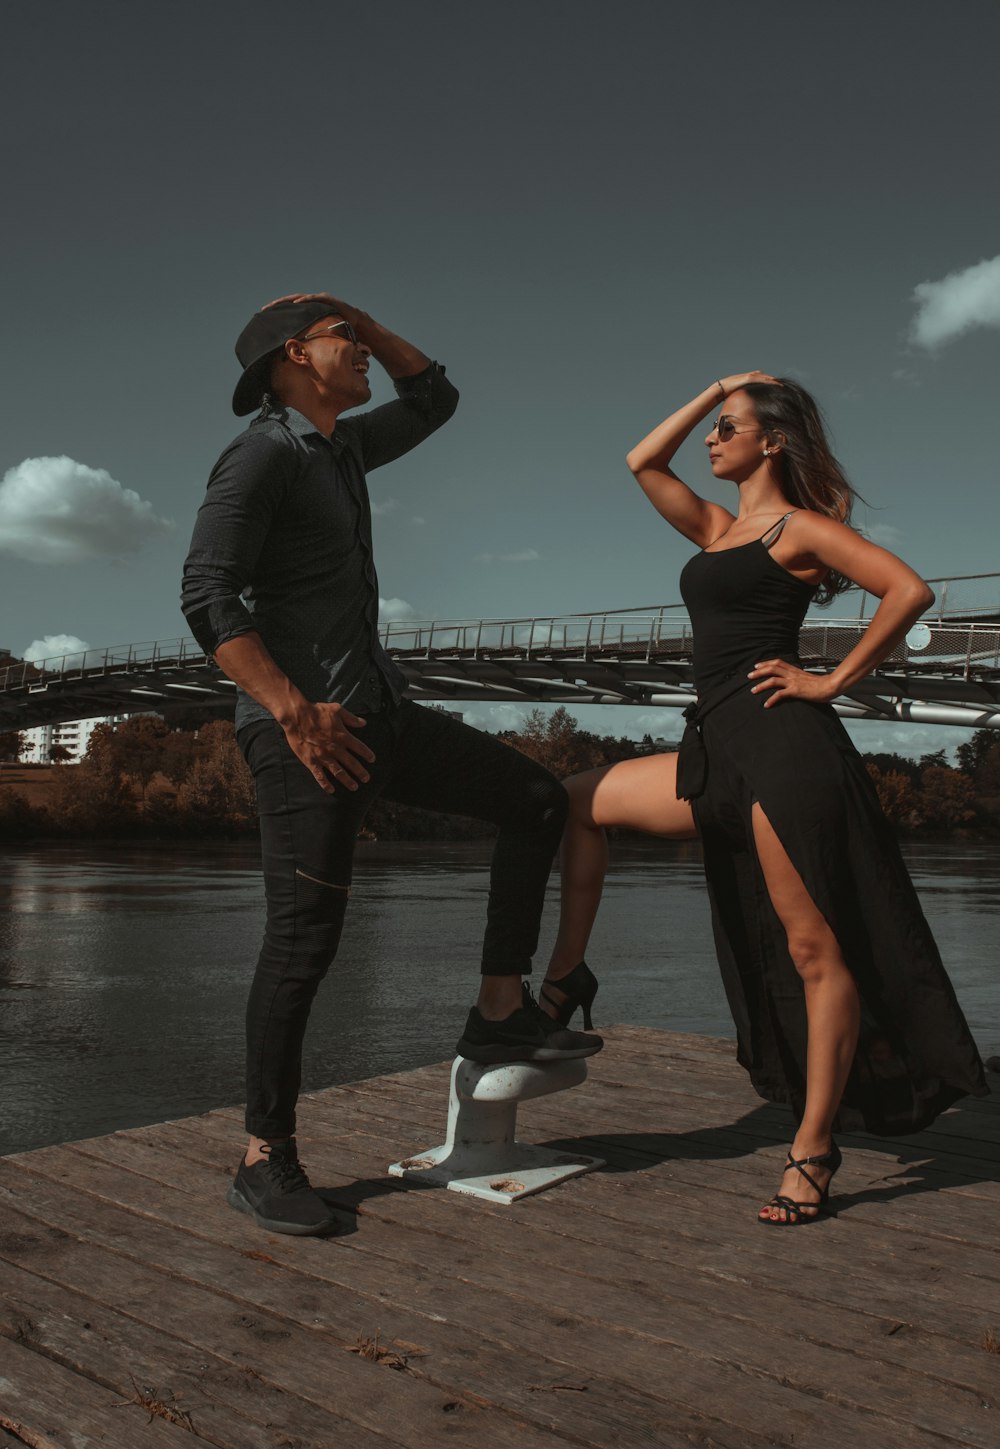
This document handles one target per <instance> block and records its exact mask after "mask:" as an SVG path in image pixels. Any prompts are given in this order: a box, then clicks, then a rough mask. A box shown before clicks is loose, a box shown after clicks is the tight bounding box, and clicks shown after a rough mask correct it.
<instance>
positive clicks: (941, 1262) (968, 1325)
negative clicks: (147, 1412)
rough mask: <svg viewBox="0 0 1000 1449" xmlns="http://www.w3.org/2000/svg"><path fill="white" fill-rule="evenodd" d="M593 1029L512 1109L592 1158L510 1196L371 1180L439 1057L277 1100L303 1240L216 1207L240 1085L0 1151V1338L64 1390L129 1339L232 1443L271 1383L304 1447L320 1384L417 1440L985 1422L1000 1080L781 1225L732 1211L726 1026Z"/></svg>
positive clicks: (353, 1417)
mask: <svg viewBox="0 0 1000 1449" xmlns="http://www.w3.org/2000/svg"><path fill="white" fill-rule="evenodd" d="M608 1035H609V1038H612V1040H611V1041H610V1042H609V1050H608V1051H606V1052H605V1053H603V1054H602V1055H601V1057H599V1058H597V1059H595V1061H594V1062H593V1063H591V1075H590V1078H589V1079H588V1081H587V1083H585V1084H584V1085H583V1086H582V1087H581V1088H578V1089H576V1090H575V1091H574V1092H572V1093H565V1094H560V1096H558V1097H554V1098H550V1099H545V1100H543V1101H540V1102H537V1103H531V1104H527V1106H526V1107H525V1108H524V1109H522V1130H523V1135H524V1136H525V1137H527V1138H528V1139H529V1140H534V1141H542V1140H545V1139H546V1138H549V1139H555V1140H562V1141H565V1140H567V1139H569V1140H572V1141H575V1142H577V1143H579V1144H580V1145H581V1146H582V1145H583V1144H584V1143H589V1144H591V1146H590V1150H593V1151H595V1152H597V1153H599V1154H600V1155H602V1156H606V1157H608V1159H609V1163H610V1170H609V1171H607V1172H605V1173H603V1174H600V1175H591V1176H589V1177H586V1178H583V1179H578V1180H577V1181H576V1182H574V1183H573V1184H571V1185H570V1186H569V1187H568V1188H563V1189H559V1190H557V1191H555V1192H553V1193H550V1194H547V1195H543V1196H542V1197H539V1198H535V1199H529V1200H528V1201H526V1202H524V1203H521V1204H518V1205H517V1206H516V1207H514V1208H502V1207H498V1206H497V1205H493V1204H487V1203H482V1202H475V1201H469V1200H467V1199H466V1200H463V1199H458V1198H456V1197H455V1196H454V1195H452V1194H448V1193H443V1192H430V1191H427V1190H426V1189H424V1190H420V1189H410V1188H408V1187H407V1185H406V1184H403V1183H400V1182H397V1181H390V1180H386V1179H385V1178H384V1170H385V1164H386V1163H387V1162H388V1161H390V1160H393V1158H395V1157H399V1156H402V1155H407V1154H408V1153H410V1152H412V1151H413V1150H415V1149H418V1148H420V1147H422V1146H426V1145H429V1144H430V1143H432V1142H435V1141H439V1140H441V1139H442V1138H443V1136H444V1120H445V1110H446V1100H447V1081H448V1070H449V1065H450V1064H449V1063H438V1064H435V1065H433V1066H430V1067H426V1068H420V1069H417V1070H416V1071H415V1072H411V1073H402V1074H396V1075H394V1076H391V1077H387V1078H381V1079H376V1080H374V1081H370V1082H364V1083H356V1084H350V1085H349V1086H347V1087H341V1088H335V1089H330V1090H328V1091H323V1092H318V1093H315V1094H308V1095H307V1097H306V1098H304V1099H303V1103H302V1127H301V1134H300V1135H301V1137H302V1139H303V1142H304V1146H305V1150H306V1156H307V1160H308V1162H309V1164H310V1170H311V1175H312V1176H313V1180H314V1181H316V1182H317V1183H318V1184H319V1185H321V1186H323V1187H325V1188H328V1189H329V1192H330V1195H331V1199H332V1201H334V1202H335V1203H337V1204H338V1205H340V1206H341V1208H342V1209H343V1221H344V1224H345V1228H346V1230H347V1235H346V1236H344V1237H342V1238H338V1239H334V1240H331V1241H328V1242H322V1243H320V1242H317V1241H315V1240H294V1239H287V1238H285V1239H282V1238H277V1237H275V1236H274V1235H263V1234H260V1233H259V1232H258V1231H257V1230H256V1229H255V1228H254V1227H253V1225H252V1224H251V1223H250V1222H249V1221H248V1220H246V1219H243V1218H241V1217H240V1216H239V1215H237V1214H235V1213H233V1212H232V1210H231V1209H229V1208H228V1207H227V1206H226V1204H225V1201H224V1190H225V1186H226V1179H227V1177H228V1176H229V1174H230V1173H231V1171H232V1170H233V1169H234V1168H235V1165H236V1162H237V1160H238V1157H239V1153H240V1151H241V1147H242V1131H241V1123H240V1117H241V1113H239V1112H238V1111H236V1110H235V1109H229V1110H225V1111H220V1112H217V1113H211V1114H206V1115H205V1116H204V1117H201V1118H195V1119H185V1120H183V1121H181V1122H178V1123H174V1124H163V1125H161V1126H159V1127H153V1128H148V1129H140V1130H138V1131H136V1132H133V1133H122V1134H114V1135H112V1136H111V1137H109V1138H106V1139H96V1140H95V1141H92V1142H88V1143H81V1144H76V1145H74V1146H71V1147H65V1148H52V1149H44V1150H43V1151H40V1152H37V1153H30V1154H25V1155H23V1156H22V1157H21V1158H11V1159H7V1160H5V1161H0V1200H2V1201H3V1203H4V1205H5V1208H7V1209H8V1210H9V1212H8V1217H9V1222H8V1220H7V1217H5V1219H4V1227H5V1228H6V1232H4V1230H3V1229H0V1257H2V1258H4V1259H5V1260H7V1263H5V1264H0V1287H5V1288H6V1289H7V1297H8V1308H7V1310H6V1311H4V1312H0V1334H3V1333H7V1334H10V1335H16V1332H17V1327H16V1325H17V1322H18V1321H19V1318H20V1320H21V1321H22V1323H23V1321H30V1323H31V1324H32V1325H33V1327H34V1331H35V1333H36V1335H37V1338H36V1348H37V1349H38V1352H37V1353H35V1355H34V1356H35V1357H37V1358H40V1359H41V1358H42V1357H43V1355H44V1359H45V1362H46V1363H47V1364H49V1365H50V1366H54V1367H56V1368H58V1369H59V1370H60V1371H62V1372H67V1371H71V1370H77V1369H78V1370H79V1373H78V1374H76V1375H75V1377H76V1378H77V1379H78V1381H79V1382H80V1383H81V1384H84V1385H87V1386H89V1387H90V1388H93V1386H94V1385H95V1384H97V1385H98V1386H99V1387H100V1388H107V1386H108V1384H118V1383H120V1382H121V1377H122V1374H123V1373H124V1372H125V1369H126V1366H127V1364H128V1363H130V1362H131V1363H133V1364H139V1365H140V1366H144V1374H145V1375H146V1376H147V1377H148V1378H149V1381H150V1382H153V1381H154V1375H155V1373H156V1372H159V1374H160V1377H159V1380H157V1382H158V1383H159V1384H161V1385H162V1392H163V1393H164V1395H166V1394H171V1395H174V1396H175V1397H174V1398H173V1399H171V1400H170V1402H172V1403H175V1404H177V1405H185V1404H190V1412H191V1415H192V1419H194V1418H195V1414H194V1410H195V1409H197V1410H198V1415H199V1416H200V1427H201V1432H202V1434H203V1435H205V1441H206V1442H212V1443H218V1444H219V1445H220V1446H227V1449H228V1446H229V1445H230V1443H232V1445H233V1449H244V1444H243V1442H242V1440H241V1439H239V1438H237V1437H236V1436H237V1433H238V1432H239V1434H242V1435H244V1437H245V1440H246V1449H272V1445H273V1446H274V1449H277V1446H278V1445H279V1444H281V1443H282V1441H281V1440H280V1439H277V1440H274V1439H271V1438H268V1437H267V1436H268V1435H269V1434H270V1433H271V1432H272V1428H273V1429H274V1430H277V1428H278V1427H279V1426H278V1425H277V1424H275V1425H273V1426H272V1425H271V1423H270V1420H269V1418H268V1415H269V1413H270V1408H271V1406H272V1405H273V1404H274V1403H275V1402H279V1403H281V1404H286V1403H287V1404H288V1405H289V1406H290V1413H289V1417H288V1422H287V1423H286V1424H285V1425H284V1427H285V1428H286V1429H287V1431H288V1436H289V1439H290V1440H291V1439H292V1435H293V1434H294V1433H295V1432H296V1431H297V1432H298V1434H299V1439H298V1441H297V1442H299V1443H301V1444H303V1445H305V1444H310V1445H315V1446H316V1449H328V1444H327V1442H326V1441H324V1439H323V1438H321V1437H319V1435H320V1434H321V1433H322V1430H319V1431H317V1429H315V1428H314V1424H315V1422H316V1417H315V1416H319V1419H320V1420H321V1421H322V1420H323V1418H324V1413H325V1411H326V1409H327V1407H328V1408H329V1412H330V1413H332V1414H339V1416H340V1418H341V1422H342V1423H343V1424H345V1425H346V1428H345V1429H342V1430H340V1431H339V1432H338V1435H337V1438H338V1442H339V1441H341V1440H346V1439H348V1438H353V1439H354V1440H355V1441H356V1442H357V1443H358V1445H364V1444H365V1443H366V1440H365V1438H364V1435H365V1433H367V1434H368V1437H369V1440H370V1442H372V1444H373V1445H374V1443H383V1442H385V1443H389V1442H391V1443H395V1444H407V1445H408V1444H411V1443H412V1444H413V1445H414V1446H415V1449H416V1446H417V1445H419V1446H420V1449H426V1446H427V1445H428V1444H431V1443H433V1444H434V1445H435V1449H436V1446H437V1444H438V1443H442V1444H446V1443H448V1442H451V1443H455V1444H460V1445H464V1444H469V1445H470V1446H471V1445H472V1444H476V1445H477V1449H479V1446H480V1445H481V1444H482V1443H483V1442H485V1440H487V1439H488V1440H489V1441H491V1446H492V1445H493V1444H495V1445H496V1446H497V1449H503V1446H504V1445H506V1444H508V1443H509V1444H510V1445H513V1444H515V1443H516V1444H518V1445H524V1446H532V1449H533V1446H534V1445H535V1444H538V1445H539V1446H540V1445H542V1444H545V1445H549V1446H553V1449H554V1446H555V1445H556V1444H557V1443H560V1442H572V1443H575V1444H581V1445H590V1444H592V1445H594V1446H595V1449H596V1446H602V1449H604V1446H612V1445H613V1446H621V1449H625V1446H626V1445H627V1446H629V1449H631V1446H632V1445H645V1444H649V1445H651V1446H656V1449H673V1446H674V1445H675V1444H676V1445H681V1444H685V1445H691V1444H699V1445H702V1446H705V1449H708V1446H712V1445H715V1446H720V1449H722V1446H724V1449H763V1446H764V1445H766V1444H781V1445H787V1446H789V1449H791V1446H792V1445H795V1446H801V1445H802V1444H803V1443H808V1444H809V1445H810V1446H814V1445H815V1446H820V1449H823V1446H825V1445H827V1444H829V1445H830V1446H831V1449H832V1446H833V1445H835V1444H836V1445H837V1446H838V1449H841V1446H843V1444H844V1443H859V1444H861V1443H864V1444H867V1443H874V1442H878V1443H892V1444H893V1445H894V1446H895V1445H897V1444H898V1445H900V1446H902V1445H911V1444H912V1445H915V1446H916V1445H920V1446H923V1445H927V1446H930V1445H931V1444H935V1445H937V1446H939V1449H940V1446H941V1445H945V1444H959V1443H961V1444H966V1445H973V1446H979V1445H985V1444H987V1443H990V1442H991V1438H990V1436H991V1434H992V1436H993V1438H994V1439H995V1437H996V1427H995V1426H996V1423H997V1417H998V1404H997V1393H996V1379H997V1367H998V1359H997V1357H996V1355H993V1354H990V1353H988V1352H987V1348H986V1345H985V1341H984V1336H983V1335H984V1334H985V1332H986V1331H987V1330H988V1329H992V1330H993V1332H998V1331H1000V1322H996V1323H994V1321H993V1319H994V1317H996V1316H997V1314H996V1310H995V1309H994V1307H993V1305H994V1304H995V1303H1000V1296H998V1291H997V1290H998V1285H1000V1251H998V1243H997V1238H996V1233H995V1227H994V1226H993V1224H995V1209H996V1197H997V1178H998V1163H997V1150H998V1144H1000V1131H998V1128H1000V1114H998V1112H997V1110H996V1104H995V1103H993V1102H985V1103H984V1102H977V1103H974V1104H972V1106H971V1108H970V1109H969V1110H966V1108H965V1104H963V1105H962V1106H960V1107H959V1108H958V1109H957V1110H956V1111H955V1112H954V1113H949V1114H947V1115H946V1116H945V1117H944V1118H942V1119H940V1121H939V1123H937V1124H935V1126H934V1128H932V1129H931V1130H930V1131H929V1132H928V1133H927V1134H921V1135H920V1138H919V1139H901V1140H897V1141H895V1142H893V1143H890V1144H886V1143H884V1142H878V1141H876V1140H875V1139H867V1138H856V1139H853V1140H850V1141H848V1142H846V1143H845V1145H848V1146H849V1147H850V1148H851V1151H850V1154H849V1157H848V1165H847V1166H846V1167H845V1170H844V1172H842V1174H841V1176H840V1178H838V1184H839V1183H840V1182H841V1180H842V1181H843V1185H844V1191H843V1193H842V1195H841V1198H840V1201H841V1203H842V1211H841V1213H840V1216H839V1217H838V1218H837V1219H835V1220H833V1221H831V1222H829V1223H825V1224H823V1225H822V1226H821V1227H817V1228H815V1229H814V1230H813V1232H812V1233H811V1234H810V1233H806V1234H801V1233H798V1234H789V1233H787V1232H784V1233H783V1232H782V1230H780V1229H779V1230H774V1229H771V1230H769V1229H766V1228H760V1227H759V1226H758V1225H757V1224H756V1222H755V1221H754V1219H753V1209H754V1207H755V1206H756V1202H757V1201H758V1199H759V1198H762V1197H765V1196H769V1195H770V1193H771V1192H772V1191H773V1190H774V1187H775V1185H776V1181H777V1175H778V1172H779V1171H780V1166H781V1162H782V1160H783V1157H784V1151H785V1148H786V1146H787V1138H786V1134H787V1132H788V1130H789V1125H788V1122H789V1119H788V1115H787V1113H785V1112H783V1111H782V1110H781V1109H776V1108H774V1107H772V1106H770V1105H768V1104H764V1103H762V1102H761V1101H760V1100H759V1098H757V1097H756V1094H754V1093H753V1091H752V1089H751V1088H750V1086H749V1082H748V1081H747V1079H746V1077H745V1075H744V1074H743V1073H742V1071H741V1069H740V1068H739V1067H738V1066H737V1065H736V1064H735V1061H734V1055H733V1044H732V1043H731V1042H727V1041H715V1042H710V1041H706V1039H704V1038H699V1037H694V1036H683V1037H682V1036H679V1035H671V1034H669V1033H659V1032H652V1031H649V1030H647V1029H633V1028H613V1029H612V1030H611V1032H609V1033H608ZM651 1127H652V1128H653V1129H654V1130H652V1131H651V1130H650V1128H651ZM585 1150H587V1149H586V1148H585ZM893 1199H898V1201H894V1200H893ZM10 1223H14V1224H16V1225H17V1230H16V1231H12V1230H11V1229H10V1226H9V1224H10ZM8 1264H9V1266H8ZM914 1265H916V1266H914ZM804 1283H805V1284H807V1285H808V1291H803V1284H804ZM85 1314H89V1315H90V1316H89V1317H84V1315H85ZM84 1323H90V1324H91V1325H92V1327H91V1329H89V1330H88V1329H85V1328H84V1327H83V1325H84ZM94 1323H97V1324H99V1335H98V1332H97V1331H96V1330H94V1328H93V1324H94ZM379 1329H381V1330H382V1331H383V1332H382V1338H383V1342H384V1341H385V1340H386V1339H387V1338H388V1337H390V1336H392V1337H394V1338H398V1339H400V1340H402V1341H403V1343H404V1344H409V1345H410V1346H411V1348H410V1349H405V1348H404V1349H403V1350H402V1351H401V1352H402V1353H403V1355H404V1356H408V1357H409V1359H410V1361H409V1362H408V1363H407V1364H406V1366H405V1369H403V1370H402V1371H401V1372H396V1373H393V1372H390V1371H387V1370H386V1369H385V1368H384V1367H381V1366H380V1365H377V1364H372V1363H367V1362H366V1361H364V1360H362V1359H359V1358H358V1357H357V1356H356V1355H354V1354H350V1353H348V1352H347V1351H346V1350H347V1349H348V1348H349V1347H350V1346H351V1341H352V1340H351V1335H352V1333H353V1335H354V1337H355V1338H356V1337H357V1335H358V1334H359V1333H360V1334H363V1335H365V1334H367V1335H368V1336H371V1335H372V1334H373V1333H374V1332H375V1331H377V1330H379ZM98 1336H99V1343H98V1344H97V1347H96V1348H95V1347H94V1346H93V1345H94V1342H95V1339H97V1338H98ZM7 1342H9V1343H11V1344H12V1345H13V1346H15V1347H19V1348H22V1349H23V1348H24V1343H23V1342H20V1343H16V1344H15V1343H14V1340H13V1337H12V1338H10V1339H8V1340H7ZM413 1345H419V1349H420V1351H419V1352H418V1351H417V1349H416V1348H413V1347H412V1346H413ZM6 1346H7V1343H5V1342H4V1341H3V1340H2V1339H0V1353H2V1351H3V1350H4V1348H5V1347H6ZM129 1355H131V1358H130V1357H129ZM345 1364H346V1368H345ZM199 1365H206V1366H207V1367H206V1368H200V1367H199ZM373 1376H374V1377H373ZM533 1376H534V1377H533ZM136 1379H137V1382H141V1380H140V1378H139V1375H138V1374H137V1375H136ZM99 1381H100V1382H99ZM401 1383H402V1384H404V1385H408V1386H407V1387H403V1388H400V1387H399V1385H400V1384H401ZM248 1384H252V1385H254V1386H255V1387H254V1389H253V1390H252V1391H250V1390H248V1389H247V1385H248ZM560 1384H563V1385H565V1387H559V1385H560ZM215 1385H218V1392H217V1393H215V1394H214V1397H213V1387H214V1386H215ZM414 1385H415V1386H416V1389H417V1392H416V1393H414V1387H413V1386H414ZM130 1387H131V1386H130ZM199 1394H200V1395H201V1397H200V1398H199V1397H198V1396H199ZM421 1394H423V1396H424V1397H421ZM428 1394H429V1395H431V1396H432V1398H431V1399H428V1398H427V1397H426V1396H427V1395H428ZM184 1395H187V1396H188V1397H187V1398H185V1397H184ZM446 1396H451V1401H452V1402H455V1403H457V1404H459V1405H460V1407H459V1408H458V1409H455V1410H452V1411H449V1412H448V1413H443V1412H442V1409H441V1403H442V1401H443V1400H444V1399H445V1397H446ZM345 1400H346V1402H345ZM164 1402H166V1400H164ZM206 1404H212V1405H213V1406H214V1407H215V1409H216V1417H215V1418H214V1419H213V1418H212V1417H211V1414H210V1412H209V1411H208V1409H207V1408H206ZM185 1411H186V1412H187V1410H185ZM227 1414H228V1418H227ZM310 1414H312V1415H313V1416H314V1417H313V1419H311V1420H310V1419H309V1415H310ZM0 1423H2V1419H0ZM775 1426H779V1427H777V1428H776V1427H775ZM184 1432H188V1431H187V1430H186V1429H185V1430H184ZM226 1434H229V1435H230V1438H229V1439H227V1438H226V1437H225V1436H226ZM304 1434H307V1435H308V1436H309V1437H308V1439H304V1438H303V1437H302V1436H303V1435H304ZM254 1436H255V1437H254ZM15 1442H17V1441H15ZM39 1442H40V1441H39ZM96 1442H102V1441H96ZM136 1442H139V1441H136ZM189 1442H190V1436H189ZM292 1442H295V1441H294V1440H292ZM0 1443H2V1440H0ZM59 1449H64V1446H63V1445H62V1444H60V1445H59Z"/></svg>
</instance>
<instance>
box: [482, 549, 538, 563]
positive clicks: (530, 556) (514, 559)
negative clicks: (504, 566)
mask: <svg viewBox="0 0 1000 1449" xmlns="http://www.w3.org/2000/svg"><path fill="white" fill-rule="evenodd" d="M538 558H541V554H540V553H539V552H538V550H537V549H534V548H522V549H519V550H518V552H517V553H477V554H476V558H475V562H476V563H484V564H489V563H534V562H535V560H536V559H538Z"/></svg>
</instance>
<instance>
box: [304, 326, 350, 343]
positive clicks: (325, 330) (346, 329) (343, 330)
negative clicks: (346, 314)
mask: <svg viewBox="0 0 1000 1449" xmlns="http://www.w3.org/2000/svg"><path fill="white" fill-rule="evenodd" d="M331 332H339V333H340V334H341V336H342V337H344V338H346V340H347V341H348V342H353V343H354V344H355V345H357V341H358V334H357V333H356V332H355V330H354V328H353V327H352V326H351V324H350V322H331V323H330V325H329V327H321V328H320V329H319V331H318V332H307V333H306V335H305V336H304V337H300V338H299V341H300V342H311V341H312V339H313V338H314V337H326V336H327V335H328V334H329V333H331Z"/></svg>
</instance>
